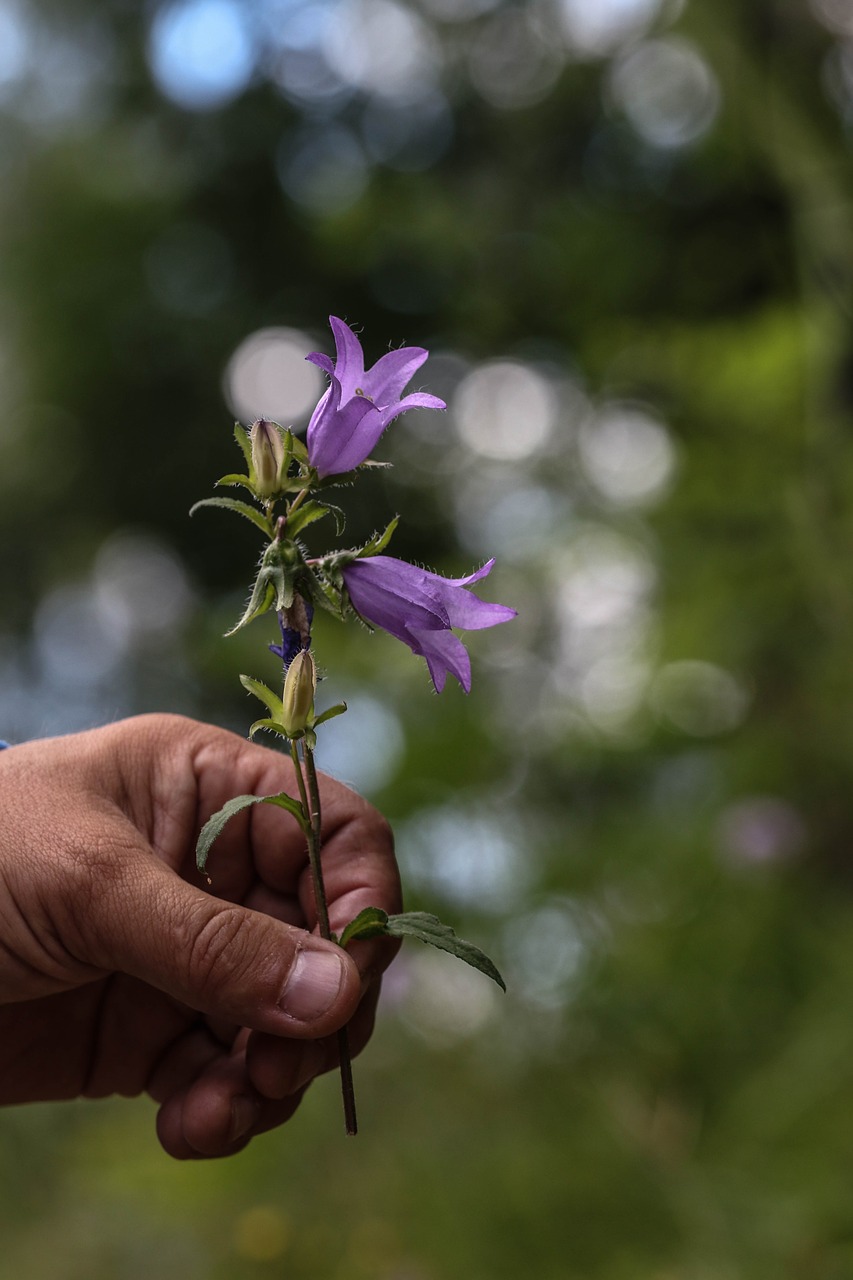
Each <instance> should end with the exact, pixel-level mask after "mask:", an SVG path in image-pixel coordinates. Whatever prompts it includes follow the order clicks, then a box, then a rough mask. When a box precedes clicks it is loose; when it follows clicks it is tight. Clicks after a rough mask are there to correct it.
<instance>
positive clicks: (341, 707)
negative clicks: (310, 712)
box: [314, 702, 347, 729]
mask: <svg viewBox="0 0 853 1280" xmlns="http://www.w3.org/2000/svg"><path fill="white" fill-rule="evenodd" d="M346 709H347V704H346V703H345V702H336V703H335V705H334V706H333V707H329V709H328V710H327V711H323V712H321V714H320V715H319V716H317V719H316V720H315V721H314V728H315V729H316V728H317V725H318V724H325V723H326V721H327V720H334V718H335V716H342V715H343V714H344V712H345V711H346Z"/></svg>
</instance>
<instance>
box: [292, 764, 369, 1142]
mask: <svg viewBox="0 0 853 1280" xmlns="http://www.w3.org/2000/svg"><path fill="white" fill-rule="evenodd" d="M290 758H291V759H292V761H293V767H294V769H295V771H296V781H297V785H298V786H299V798H300V799H301V801H302V807H303V809H304V811H305V815H306V817H307V818H308V826H307V828H306V831H305V837H306V840H307V843H308V861H309V863H310V864H311V875H312V878H313V882H314V902H315V904H316V909H317V920H318V923H319V925H320V935H321V937H323V938H325V939H326V940H327V941H331V938H332V930H331V927H330V925H329V907H328V902H327V900H326V886H325V884H324V883H323V867H322V863H321V861H320V848H321V835H320V827H321V816H322V815H321V809H320V787H319V784H318V782H317V770H316V767H315V765H314V752H313V751H312V750H311V748H310V747H309V746H306V744H305V742H304V741H303V743H302V759H301V760H300V758H299V750H298V748H297V746H296V743H295V742H292V741H291V744H290ZM303 762H304V765H305V772H304V773H303V768H302V766H303ZM306 775H307V778H308V785H307V788H306V785H305V778H306ZM338 1056H339V1058H340V1070H341V1095H342V1098H343V1104H344V1121H345V1124H346V1131H347V1134H348V1135H349V1136H353V1135H354V1134H356V1133H357V1132H358V1120H357V1117H356V1110H355V1089H354V1087H353V1079H352V1058H351V1056H350V1051H349V1037H348V1035H347V1029H346V1027H341V1029H340V1030H339V1031H338Z"/></svg>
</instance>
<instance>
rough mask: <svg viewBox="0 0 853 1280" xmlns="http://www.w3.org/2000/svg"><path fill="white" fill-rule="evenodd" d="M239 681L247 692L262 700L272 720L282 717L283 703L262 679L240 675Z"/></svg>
mask: <svg viewBox="0 0 853 1280" xmlns="http://www.w3.org/2000/svg"><path fill="white" fill-rule="evenodd" d="M240 683H241V685H242V686H243V688H244V689H247V690H248V691H249V693H253V694H254V695H255V697H256V698H259V699H260V701H261V702H263V704H264V706H266V707H267V708H268V709H269V713H270V715H271V716H272V717H273V719H274V720H283V719H284V704H283V703H282V700H281V698H280V697H279V696H278V694H277V693H273V691H272V689H270V688H268V687H267V685H265V684H264V682H263V680H255V679H254V677H253V676H241V677H240Z"/></svg>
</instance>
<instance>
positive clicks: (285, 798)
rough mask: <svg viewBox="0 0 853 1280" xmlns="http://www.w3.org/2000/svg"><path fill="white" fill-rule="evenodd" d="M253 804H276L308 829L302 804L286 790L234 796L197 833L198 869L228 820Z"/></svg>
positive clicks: (202, 869)
mask: <svg viewBox="0 0 853 1280" xmlns="http://www.w3.org/2000/svg"><path fill="white" fill-rule="evenodd" d="M253 804H274V805H278V807H279V808H280V809H286V810H287V812H288V813H290V814H292V815H293V817H294V818H295V819H296V821H297V822H298V823H299V825H300V827H301V828H302V830H303V831H307V830H308V826H309V823H308V819H307V818H306V816H305V811H304V809H303V808H302V805H301V804H300V803H299V801H298V800H296V799H294V797H293V796H289V795H288V794H287V792H286V791H279V792H278V794H277V795H274V796H235V797H234V799H233V800H228V801H227V802H226V803H225V804H224V805H223V806H222V808H221V809H219V810H217V812H216V813H214V814H211V816H210V817H209V818H208V820H207V822H206V823H205V824H204V826H203V827H202V829H201V831H200V833H199V837H198V840H197V842H196V847H195V860H196V866H197V867H198V869H199V871H204V868H205V864H206V862H207V856H208V854H209V853H210V849H211V845H212V844H213V842H214V840H215V839H216V837H217V836H218V835H220V834H221V833H222V831H223V829H224V827H225V824H226V823H227V822H228V820H229V819H230V818H233V817H234V815H235V814H237V813H240V812H241V811H242V810H243V809H248V808H249V806H250V805H253Z"/></svg>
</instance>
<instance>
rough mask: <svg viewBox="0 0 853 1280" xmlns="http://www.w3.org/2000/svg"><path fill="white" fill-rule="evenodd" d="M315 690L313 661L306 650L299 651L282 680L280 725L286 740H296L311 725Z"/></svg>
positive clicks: (315, 678)
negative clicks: (281, 716) (282, 708)
mask: <svg viewBox="0 0 853 1280" xmlns="http://www.w3.org/2000/svg"><path fill="white" fill-rule="evenodd" d="M316 688H317V674H316V671H315V670H314V659H313V658H312V657H311V654H310V653H309V651H308V650H307V649H300V651H299V653H297V655H296V657H295V658H294V659H293V661H292V662H291V664H290V666H289V667H288V668H287V675H286V676H285V678H284V695H283V697H282V704H283V706H284V717H283V719H282V724H283V725H284V729H285V732H286V734H287V736H288V738H298V737H300V736H301V735H302V734H303V733H304V732H305V730H306V729H307V728H308V725H309V724H310V723H311V721H312V719H313V716H314V691H315V689H316Z"/></svg>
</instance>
